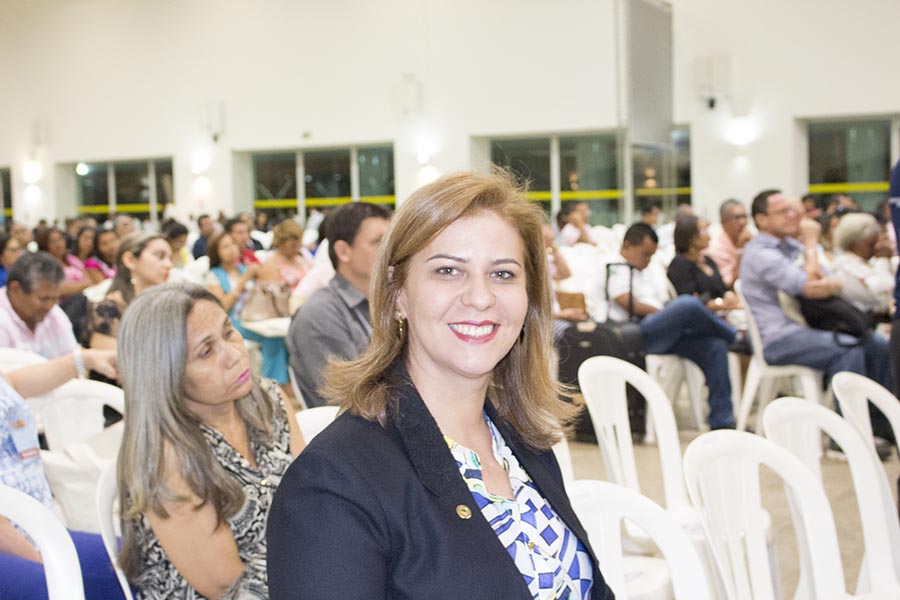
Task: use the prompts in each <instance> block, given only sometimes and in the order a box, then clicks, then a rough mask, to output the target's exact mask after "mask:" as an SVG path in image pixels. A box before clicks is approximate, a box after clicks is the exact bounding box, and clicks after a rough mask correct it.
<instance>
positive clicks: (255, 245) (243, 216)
mask: <svg viewBox="0 0 900 600" xmlns="http://www.w3.org/2000/svg"><path fill="white" fill-rule="evenodd" d="M238 218H239V219H240V220H241V221H243V222H244V225H246V226H247V247H249V248H250V249H251V250H253V251H256V250H263V249H264V248H263V245H262V244H260V243H259V242H258V241H257V240H255V239H253V236H252V235H250V232H251V231H253V230H254V229H255V228H256V222H255V221H254V220H253V215H251V214H250V213H248V212H242V213H240V214H238Z"/></svg>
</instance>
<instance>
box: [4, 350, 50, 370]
mask: <svg viewBox="0 0 900 600" xmlns="http://www.w3.org/2000/svg"><path fill="white" fill-rule="evenodd" d="M45 362H47V359H46V358H44V357H43V356H41V355H40V354H35V353H34V352H30V351H28V350H20V349H18V348H0V373H9V372H10V371H15V370H16V369H20V368H22V367H27V366H30V365H39V364H41V363H45Z"/></svg>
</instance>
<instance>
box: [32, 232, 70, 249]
mask: <svg viewBox="0 0 900 600" xmlns="http://www.w3.org/2000/svg"><path fill="white" fill-rule="evenodd" d="M54 231H55V232H56V233H58V234H59V235H61V236H62V239H63V241H65V239H66V232H64V231H63V230H62V229H60V228H59V227H48V228H46V229H41V230H39V231H38V232H37V235H36V236H35V237H34V239H35V241H36V242H37V247H38V250H40V251H41V252H47V253H49V252H50V236H51V235H52V234H53V232H54ZM66 251H68V248H66ZM50 256H53V255H52V254H51V255H50Z"/></svg>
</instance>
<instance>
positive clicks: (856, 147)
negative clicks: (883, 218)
mask: <svg viewBox="0 0 900 600" xmlns="http://www.w3.org/2000/svg"><path fill="white" fill-rule="evenodd" d="M890 127H891V125H890V121H888V120H875V121H842V122H834V121H832V122H823V123H810V124H809V129H808V131H809V183H810V192H811V193H813V194H818V195H819V196H820V198H821V199H822V200H824V197H825V196H828V195H830V194H833V193H847V194H849V195H850V196H851V197H852V198H853V199H854V200H855V201H856V202H857V203H858V204H859V205H860V206H861V207H862V208H863V209H865V210H872V209H874V208H875V206H876V205H877V204H878V203H879V202H881V201H882V200H884V199H885V198H887V180H888V176H889V173H890V168H891V164H890V153H891V151H890V143H891V142H890V140H891V133H890ZM829 184H830V185H829ZM854 184H855V185H854Z"/></svg>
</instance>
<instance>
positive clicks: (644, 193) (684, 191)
mask: <svg viewBox="0 0 900 600" xmlns="http://www.w3.org/2000/svg"><path fill="white" fill-rule="evenodd" d="M690 193H691V188H689V187H677V188H638V189H636V190H634V195H635V196H637V197H638V198H646V197H656V196H687V195H690Z"/></svg>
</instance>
